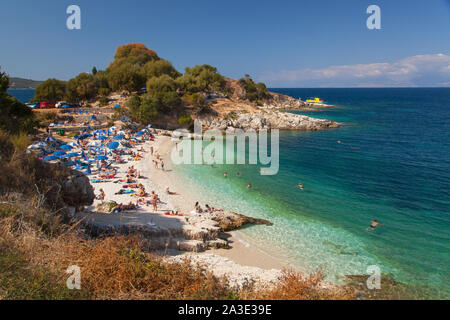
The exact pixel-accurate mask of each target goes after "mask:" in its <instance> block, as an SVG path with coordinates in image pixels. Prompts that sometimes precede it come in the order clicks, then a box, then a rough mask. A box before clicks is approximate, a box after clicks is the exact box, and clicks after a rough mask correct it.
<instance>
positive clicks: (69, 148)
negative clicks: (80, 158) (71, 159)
mask: <svg viewBox="0 0 450 320" xmlns="http://www.w3.org/2000/svg"><path fill="white" fill-rule="evenodd" d="M61 149H63V150H72V149H73V147H72V146H71V145H68V144H65V145H63V146H61Z"/></svg>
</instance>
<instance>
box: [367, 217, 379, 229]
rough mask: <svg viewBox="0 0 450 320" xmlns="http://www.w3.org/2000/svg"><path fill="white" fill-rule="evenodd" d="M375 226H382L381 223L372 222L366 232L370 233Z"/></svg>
mask: <svg viewBox="0 0 450 320" xmlns="http://www.w3.org/2000/svg"><path fill="white" fill-rule="evenodd" d="M377 226H382V224H381V223H379V222H378V220H377V219H375V220H373V221H372V223H371V224H370V226H369V227H368V228H367V230H369V231H371V230H375V228H376V227H377Z"/></svg>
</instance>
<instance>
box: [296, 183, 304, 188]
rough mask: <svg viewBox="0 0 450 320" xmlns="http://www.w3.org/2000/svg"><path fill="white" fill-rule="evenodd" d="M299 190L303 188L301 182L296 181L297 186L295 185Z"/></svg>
mask: <svg viewBox="0 0 450 320" xmlns="http://www.w3.org/2000/svg"><path fill="white" fill-rule="evenodd" d="M297 187H298V188H299V189H300V190H303V184H302V183H301V182H299V183H298V186H297Z"/></svg>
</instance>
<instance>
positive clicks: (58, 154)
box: [53, 150, 66, 156]
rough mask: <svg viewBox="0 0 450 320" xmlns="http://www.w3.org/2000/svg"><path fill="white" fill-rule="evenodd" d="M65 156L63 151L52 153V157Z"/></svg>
mask: <svg viewBox="0 0 450 320" xmlns="http://www.w3.org/2000/svg"><path fill="white" fill-rule="evenodd" d="M65 154H66V153H65V152H64V151H62V150H60V151H56V152H53V155H54V156H64V155H65Z"/></svg>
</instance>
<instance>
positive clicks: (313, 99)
mask: <svg viewBox="0 0 450 320" xmlns="http://www.w3.org/2000/svg"><path fill="white" fill-rule="evenodd" d="M306 102H307V103H323V100H322V99H320V98H311V99H307V100H306Z"/></svg>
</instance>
